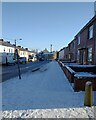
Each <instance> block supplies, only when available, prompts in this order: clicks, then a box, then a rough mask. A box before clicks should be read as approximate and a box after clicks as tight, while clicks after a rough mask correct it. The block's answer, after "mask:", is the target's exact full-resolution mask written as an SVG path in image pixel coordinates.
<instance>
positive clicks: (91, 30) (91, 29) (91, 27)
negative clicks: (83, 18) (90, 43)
mask: <svg viewBox="0 0 96 120" xmlns="http://www.w3.org/2000/svg"><path fill="white" fill-rule="evenodd" d="M88 37H89V39H91V38H93V25H92V26H90V27H89V31H88Z"/></svg>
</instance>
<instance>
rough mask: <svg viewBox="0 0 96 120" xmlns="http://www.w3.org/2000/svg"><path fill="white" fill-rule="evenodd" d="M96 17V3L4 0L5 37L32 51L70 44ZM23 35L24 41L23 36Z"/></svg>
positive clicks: (57, 48)
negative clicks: (95, 8) (15, 0)
mask: <svg viewBox="0 0 96 120" xmlns="http://www.w3.org/2000/svg"><path fill="white" fill-rule="evenodd" d="M93 16H94V3H93V2H68V3H67V2H60V3H59V2H45V3H44V2H4V3H2V36H1V37H2V38H4V39H5V40H6V41H10V42H11V43H12V44H14V40H15V39H16V40H17V45H21V46H22V47H25V48H26V47H27V48H29V49H30V50H32V49H38V50H40V51H41V50H44V49H45V48H47V49H48V50H49V51H50V45H51V44H52V48H53V50H54V51H56V50H60V49H61V48H63V47H65V46H67V45H68V43H69V42H71V41H72V40H73V39H74V36H75V35H76V34H77V33H78V32H79V31H80V29H81V28H82V27H84V25H85V24H86V23H87V22H88V21H89V20H90V19H91V18H92V17H93ZM20 38H22V40H21V41H20V40H19V39H20Z"/></svg>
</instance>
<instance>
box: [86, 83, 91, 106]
mask: <svg viewBox="0 0 96 120" xmlns="http://www.w3.org/2000/svg"><path fill="white" fill-rule="evenodd" d="M84 106H89V107H91V106H92V82H90V81H88V82H86V86H85V96H84Z"/></svg>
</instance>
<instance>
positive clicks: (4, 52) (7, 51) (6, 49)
mask: <svg viewBox="0 0 96 120" xmlns="http://www.w3.org/2000/svg"><path fill="white" fill-rule="evenodd" d="M16 49H17V50H18V55H19V57H26V59H27V61H28V58H29V55H33V54H34V53H33V52H32V51H29V50H28V48H23V47H21V46H15V45H13V44H11V43H10V42H9V41H4V40H3V39H0V63H4V64H6V63H7V62H10V61H12V60H13V59H14V58H15V50H16ZM9 60H10V61H9Z"/></svg>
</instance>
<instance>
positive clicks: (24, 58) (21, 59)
mask: <svg viewBox="0 0 96 120" xmlns="http://www.w3.org/2000/svg"><path fill="white" fill-rule="evenodd" d="M26 62H27V60H26V57H19V63H21V64H22V63H25V64H26Z"/></svg>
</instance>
